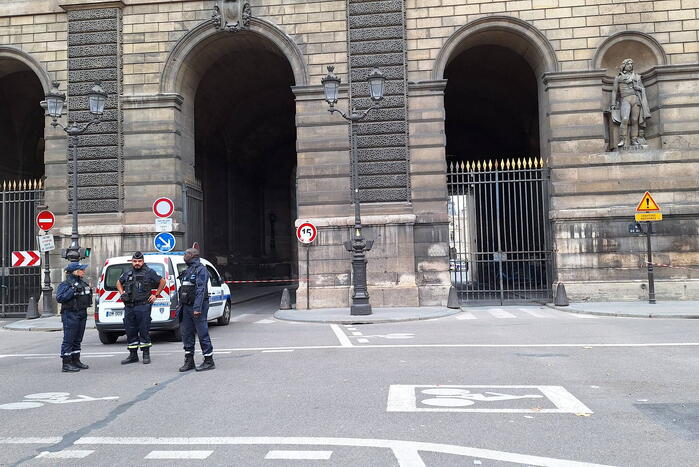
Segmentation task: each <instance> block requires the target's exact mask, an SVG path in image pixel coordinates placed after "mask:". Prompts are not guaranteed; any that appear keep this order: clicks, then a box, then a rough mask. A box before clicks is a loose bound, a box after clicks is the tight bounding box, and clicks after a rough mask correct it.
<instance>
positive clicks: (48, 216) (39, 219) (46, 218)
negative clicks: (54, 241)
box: [36, 211, 56, 232]
mask: <svg viewBox="0 0 699 467" xmlns="http://www.w3.org/2000/svg"><path fill="white" fill-rule="evenodd" d="M55 223H56V216H54V215H53V213H52V212H51V211H41V212H40V213H39V214H37V215H36V225H37V226H38V227H39V229H41V230H44V231H47V232H48V231H49V230H51V229H52V228H53V224H55Z"/></svg>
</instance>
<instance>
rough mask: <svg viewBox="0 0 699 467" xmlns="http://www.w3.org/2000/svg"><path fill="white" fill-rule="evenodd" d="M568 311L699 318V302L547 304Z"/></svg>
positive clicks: (639, 316) (610, 314)
mask: <svg viewBox="0 0 699 467" xmlns="http://www.w3.org/2000/svg"><path fill="white" fill-rule="evenodd" d="M546 306H548V307H549V308H554V309H556V310H560V311H566V312H568V313H582V314H587V315H598V316H619V317H627V318H685V319H699V302H690V301H662V302H661V301H659V302H657V303H656V304H654V305H651V304H650V303H648V300H645V301H642V302H641V301H637V302H575V303H573V302H571V304H570V305H569V306H555V305H553V304H551V303H548V304H546Z"/></svg>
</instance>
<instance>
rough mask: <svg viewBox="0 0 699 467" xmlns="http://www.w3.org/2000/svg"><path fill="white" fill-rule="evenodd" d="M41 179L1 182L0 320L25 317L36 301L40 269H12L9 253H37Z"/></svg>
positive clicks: (41, 194)
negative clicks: (37, 221)
mask: <svg viewBox="0 0 699 467" xmlns="http://www.w3.org/2000/svg"><path fill="white" fill-rule="evenodd" d="M43 199H44V189H43V183H42V181H41V180H10V181H7V180H6V181H2V182H0V317H3V318H4V317H13V316H24V314H25V312H26V308H27V302H28V301H29V297H32V296H33V297H34V298H36V299H37V301H38V300H39V295H40V294H41V267H21V268H15V267H12V252H13V251H26V250H36V249H37V248H36V234H37V227H36V225H35V222H34V220H35V216H36V214H37V206H39V205H40V204H41V203H42V201H43Z"/></svg>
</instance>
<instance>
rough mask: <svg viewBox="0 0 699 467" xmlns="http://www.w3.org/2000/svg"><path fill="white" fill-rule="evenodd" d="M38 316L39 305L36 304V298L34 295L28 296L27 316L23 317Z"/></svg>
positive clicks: (31, 317)
mask: <svg viewBox="0 0 699 467" xmlns="http://www.w3.org/2000/svg"><path fill="white" fill-rule="evenodd" d="M38 317H39V306H38V305H37V304H36V299H35V298H34V297H29V302H27V316H25V317H24V319H36V318H38Z"/></svg>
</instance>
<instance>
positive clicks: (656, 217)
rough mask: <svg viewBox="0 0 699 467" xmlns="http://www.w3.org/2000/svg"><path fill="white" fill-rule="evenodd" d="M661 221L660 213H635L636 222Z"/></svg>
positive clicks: (661, 214) (661, 215)
mask: <svg viewBox="0 0 699 467" xmlns="http://www.w3.org/2000/svg"><path fill="white" fill-rule="evenodd" d="M661 220H663V213H662V212H637V213H636V222H649V221H650V222H652V221H661Z"/></svg>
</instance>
